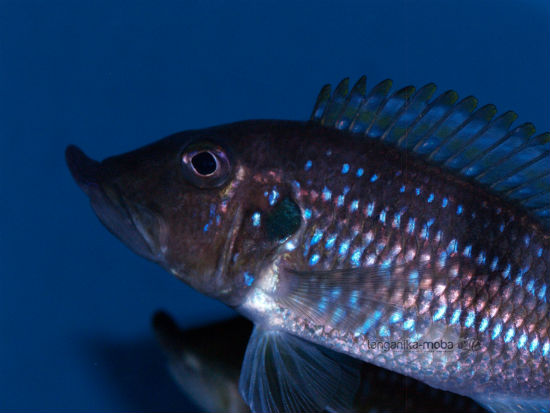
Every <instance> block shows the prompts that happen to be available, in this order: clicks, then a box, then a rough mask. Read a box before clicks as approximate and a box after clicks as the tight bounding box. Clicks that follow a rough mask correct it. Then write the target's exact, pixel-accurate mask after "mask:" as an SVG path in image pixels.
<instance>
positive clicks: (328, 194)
mask: <svg viewBox="0 0 550 413" xmlns="http://www.w3.org/2000/svg"><path fill="white" fill-rule="evenodd" d="M330 198H332V192H330V190H329V189H328V188H327V187H326V186H325V187H324V188H323V199H324V200H325V201H329V200H330Z"/></svg>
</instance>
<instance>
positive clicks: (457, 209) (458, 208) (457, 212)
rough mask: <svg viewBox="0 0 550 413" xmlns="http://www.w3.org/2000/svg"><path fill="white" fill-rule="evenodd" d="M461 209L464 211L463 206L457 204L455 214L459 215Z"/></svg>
mask: <svg viewBox="0 0 550 413" xmlns="http://www.w3.org/2000/svg"><path fill="white" fill-rule="evenodd" d="M462 211H464V208H462V205H459V206H457V207H456V214H457V215H460V214H462Z"/></svg>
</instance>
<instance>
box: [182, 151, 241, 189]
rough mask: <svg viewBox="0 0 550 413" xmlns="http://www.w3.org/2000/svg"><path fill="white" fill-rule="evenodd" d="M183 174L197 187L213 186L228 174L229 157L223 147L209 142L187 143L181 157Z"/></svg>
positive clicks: (223, 181) (223, 180)
mask: <svg viewBox="0 0 550 413" xmlns="http://www.w3.org/2000/svg"><path fill="white" fill-rule="evenodd" d="M181 160H182V163H183V167H184V168H183V171H184V175H185V177H186V178H187V180H188V181H189V182H191V183H192V184H193V185H195V186H198V187H199V188H215V187H218V186H221V185H223V184H224V183H225V181H226V180H227V178H228V177H229V175H230V172H231V168H230V162H229V158H228V156H227V154H226V152H225V150H224V149H223V148H221V147H220V146H217V145H215V144H212V143H209V142H202V143H198V144H192V145H189V146H188V147H187V148H186V149H185V150H184V151H183V154H182V157H181Z"/></svg>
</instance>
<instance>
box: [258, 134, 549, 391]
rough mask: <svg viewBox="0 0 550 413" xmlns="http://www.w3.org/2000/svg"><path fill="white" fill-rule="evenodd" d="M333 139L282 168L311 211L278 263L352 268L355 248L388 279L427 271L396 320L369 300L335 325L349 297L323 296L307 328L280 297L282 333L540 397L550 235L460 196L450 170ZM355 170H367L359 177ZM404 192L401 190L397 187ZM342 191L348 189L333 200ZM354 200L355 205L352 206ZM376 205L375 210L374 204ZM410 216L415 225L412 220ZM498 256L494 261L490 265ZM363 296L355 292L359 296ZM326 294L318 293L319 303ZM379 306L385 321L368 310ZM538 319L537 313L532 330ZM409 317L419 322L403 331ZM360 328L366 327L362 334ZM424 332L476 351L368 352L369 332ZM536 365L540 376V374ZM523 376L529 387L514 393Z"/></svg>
mask: <svg viewBox="0 0 550 413" xmlns="http://www.w3.org/2000/svg"><path fill="white" fill-rule="evenodd" d="M331 144H332V146H331ZM331 144H329V143H327V144H325V145H321V146H322V147H323V148H326V146H327V145H328V147H329V148H332V149H329V150H328V155H327V150H325V149H323V150H319V151H317V150H315V149H311V148H310V150H309V151H307V150H305V151H304V152H302V153H303V157H302V159H301V161H298V162H297V168H296V169H295V170H294V171H287V173H288V174H289V179H290V178H292V179H294V180H296V181H297V182H298V183H299V186H300V191H299V195H298V198H297V199H298V203H300V204H301V205H302V207H303V208H305V209H308V210H310V211H311V218H309V219H306V223H305V225H306V229H305V230H304V231H303V233H302V234H301V235H300V238H299V239H297V240H293V242H294V243H296V244H297V245H299V246H304V248H297V249H296V250H294V251H293V253H292V254H287V255H286V256H285V257H284V258H282V259H281V261H280V262H278V266H279V268H281V267H285V266H288V267H292V268H298V269H299V270H300V271H301V272H302V273H304V274H307V273H308V272H310V271H311V272H315V271H323V270H337V269H350V268H357V267H358V265H354V262H353V259H352V257H353V253H354V251H360V259H359V260H358V264H359V267H366V268H368V267H375V266H380V265H384V264H385V265H387V266H388V267H389V268H390V269H389V270H388V274H387V277H388V279H391V278H392V276H393V275H392V273H391V271H392V270H391V267H399V270H400V271H402V272H404V273H410V272H412V271H414V269H415V268H418V267H419V266H425V267H427V268H429V269H430V271H429V272H428V275H427V276H426V277H425V278H423V276H422V275H419V279H418V284H419V285H422V287H421V288H419V289H418V291H410V292H409V296H407V298H406V299H405V300H404V302H405V305H404V306H403V308H402V310H401V311H402V312H403V315H402V320H401V321H397V322H392V321H391V320H390V318H391V317H392V315H394V314H395V311H396V310H395V308H394V307H389V306H386V305H378V306H377V305H374V306H370V307H371V308H369V310H368V311H365V309H364V306H363V307H361V306H357V313H358V314H360V315H361V317H362V318H361V317H359V318H353V319H354V320H356V322H355V323H354V324H350V323H349V321H345V322H344V323H343V324H344V326H343V327H341V326H340V324H342V323H341V321H342V320H343V317H342V316H341V315H340V316H338V312H340V313H341V312H343V311H344V309H343V307H342V306H340V305H339V301H338V300H348V301H349V298H350V297H349V295H348V296H339V297H338V300H330V303H331V304H330V305H327V304H326V303H325V305H324V311H321V313H324V314H323V317H322V318H321V319H320V320H321V321H322V323H321V324H320V325H312V324H311V321H310V320H308V319H307V318H304V317H301V316H300V312H298V313H296V312H295V311H293V309H289V308H286V307H285V305H284V303H281V304H279V305H278V308H277V311H279V312H280V314H281V316H280V317H281V320H280V321H273V320H272V321H271V322H272V323H274V324H278V323H279V322H280V324H281V326H282V327H281V328H283V329H284V330H287V331H290V332H292V333H294V334H297V335H300V336H302V337H304V338H306V339H308V340H312V341H315V342H318V343H322V344H324V345H329V346H330V347H331V348H333V349H335V350H337V351H344V352H346V353H349V354H352V355H354V356H358V357H360V358H362V359H363V360H365V361H369V362H372V363H374V364H377V365H379V366H384V367H386V368H390V369H392V370H394V371H398V372H400V373H402V374H405V375H409V376H412V377H415V378H418V379H420V380H423V381H425V382H427V383H428V384H431V385H433V386H435V387H439V388H443V389H446V390H451V391H454V392H458V393H461V394H468V395H471V394H472V392H471V389H472V387H473V388H475V389H476V390H475V391H476V393H479V394H484V395H486V394H491V393H495V392H501V391H502V390H503V389H505V391H506V392H508V393H510V394H521V395H526V394H528V395H533V396H536V395H538V396H540V395H542V394H544V392H546V391H547V389H548V380H549V379H550V377H549V376H548V374H547V373H548V344H547V343H549V334H548V333H549V325H548V317H547V313H548V307H547V293H546V288H547V287H546V282H545V281H544V280H543V279H541V275H542V274H548V267H547V263H548V260H549V256H548V254H549V243H548V237H546V236H545V235H544V234H543V233H541V232H539V233H536V232H535V233H534V232H533V231H532V230H531V228H530V227H531V225H530V224H529V222H528V221H527V222H526V220H525V219H524V218H521V217H519V216H518V215H517V214H516V212H515V211H514V210H513V209H512V208H510V207H509V206H507V205H505V204H504V203H502V202H501V201H500V202H499V200H496V199H494V197H492V196H491V195H488V194H484V193H481V191H478V194H477V195H478V196H479V198H478V199H476V200H475V201H473V200H472V199H471V196H470V195H469V194H467V195H466V196H465V195H464V192H465V188H464V186H465V185H466V184H464V183H463V182H458V181H457V180H456V178H455V177H454V176H453V175H451V174H449V173H445V171H437V172H438V173H437V174H434V171H432V170H429V169H428V170H427V171H426V172H424V173H422V172H420V171H421V170H422V169H423V168H424V169H425V166H424V165H419V164H418V163H419V162H420V161H418V160H416V159H411V157H405V158H404V159H397V160H396V161H395V162H393V164H392V163H389V162H387V161H386V160H385V159H387V156H386V157H385V158H384V157H382V155H380V156H378V157H377V156H376V154H375V153H372V152H374V150H373V149H372V148H371V150H370V151H371V153H369V151H368V150H364V149H363V148H350V149H349V150H350V152H346V151H345V150H344V149H343V148H342V145H341V144H339V137H338V136H335V137H334V139H333V140H332V142H331ZM371 145H372V144H371ZM379 150H380V151H384V150H387V149H386V148H382V147H380V148H379ZM356 153H363V155H356ZM350 159H353V161H350ZM372 159H384V161H383V162H373V161H372ZM377 163H379V165H377ZM403 164H405V165H406V167H405V169H402V165H403ZM302 165H303V166H304V167H302ZM306 165H308V167H307V168H306V167H305V166H306ZM343 165H347V166H346V167H345V168H343ZM359 168H361V169H362V170H363V171H364V172H363V174H362V176H360V177H358V176H357V171H358V170H359ZM326 177H329V178H328V179H327V178H326ZM373 177H376V179H373ZM402 187H404V188H405V190H404V191H400V189H401V188H402ZM319 188H323V189H322V190H321V191H320V190H319ZM344 188H349V190H348V191H347V193H346V194H345V196H344V201H343V202H340V203H339V202H338V197H339V196H342V195H343V192H344ZM466 189H467V190H468V189H469V190H475V189H473V188H466ZM396 194H399V195H398V196H396ZM355 200H357V201H358V203H359V205H358V208H357V209H353V208H351V205H352V203H353V202H354V201H355ZM444 200H445V201H444ZM371 204H373V205H374V207H373V208H372V210H371V211H369V205H371ZM403 211H404V212H403ZM396 215H399V216H400V223H399V225H394V218H395V216H396ZM410 222H414V224H413V225H411V224H407V223H410ZM489 223H490V225H489ZM466 229H467V230H466ZM319 234H320V235H319ZM334 235H335V236H336V239H335V241H334V243H330V245H329V247H327V240H328V239H329V238H330V237H331V236H334ZM522 240H523V241H522ZM444 259H445V260H446V262H443V264H442V260H444ZM493 260H496V261H495V262H496V263H497V264H496V266H494V268H491V262H493ZM459 274H460V276H459ZM267 276H269V274H268V275H267ZM434 280H439V282H437V283H434V282H433V281H434ZM345 282H346V280H345V279H342V283H345ZM529 283H531V284H529ZM333 284H334V285H335V287H333V288H327V289H326V297H330V296H331V295H332V294H333V293H334V291H336V289H337V288H339V287H338V285H339V283H338V282H337V281H333ZM527 285H532V287H531V288H530V289H528V288H526V287H527ZM363 293H366V292H363V291H359V292H358V294H359V297H360V296H361V294H363ZM385 294H386V297H387V298H386V297H385V296H384V291H383V290H379V291H377V296H378V300H381V301H384V300H385V299H387V300H388V301H389V302H392V301H395V299H393V300H392V299H391V298H389V297H390V295H391V291H389V290H388V291H387V292H385ZM393 294H394V295H397V296H398V297H402V296H403V295H404V293H403V292H395V291H394V292H393ZM275 295H277V293H276V292H275ZM324 298H325V296H324V295H323V296H321V297H319V300H320V303H322V302H323V299H324ZM358 299H359V298H358ZM346 307H348V306H346ZM248 311H257V309H253V310H250V309H249V310H248ZM270 311H271V310H270ZM376 312H381V316H379V317H374V315H375V314H376ZM349 315H350V314H348V316H349ZM512 315H513V317H512ZM270 317H272V316H270ZM529 320H531V321H530V322H529ZM534 320H537V321H539V320H540V322H539V324H537V325H536V327H537V328H535V325H534V324H533V322H535V321H534ZM411 322H412V325H413V326H414V327H410V328H404V326H405V324H406V323H407V326H410V325H411ZM365 324H366V325H367V326H368V328H366V329H364V330H361V327H362V326H364V325H365ZM434 329H435V331H436V332H435V333H434ZM357 331H360V334H357ZM312 332H317V333H313V334H312ZM335 336H336V337H338V338H337V339H336V340H335V339H334V337H335ZM426 338H429V339H448V340H449V341H453V340H454V342H455V345H456V342H457V341H458V340H459V339H465V338H467V339H468V340H470V342H474V341H475V342H478V343H479V350H477V351H475V352H473V351H472V352H468V351H462V352H447V353H442V354H439V353H430V354H428V355H426V354H425V353H421V352H414V351H411V352H405V353H404V352H402V351H395V352H385V351H383V350H382V351H377V350H365V340H367V339H370V340H375V341H376V340H380V339H383V340H384V341H403V340H409V341H420V340H424V339H426ZM518 363H521V365H522V368H521V370H518ZM541 371H542V372H546V374H545V376H544V377H542V376H541ZM449 372H464V373H457V374H456V375H451V374H450V373H449ZM489 372H490V373H489ZM518 374H519V377H520V378H521V379H524V380H525V381H526V382H527V383H528V385H526V386H522V387H521V388H518V384H517V380H518ZM537 378H538V379H537Z"/></svg>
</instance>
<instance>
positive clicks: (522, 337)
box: [518, 333, 527, 348]
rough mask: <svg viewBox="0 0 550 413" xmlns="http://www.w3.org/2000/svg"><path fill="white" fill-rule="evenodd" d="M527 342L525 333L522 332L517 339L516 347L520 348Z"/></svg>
mask: <svg viewBox="0 0 550 413" xmlns="http://www.w3.org/2000/svg"><path fill="white" fill-rule="evenodd" d="M525 343H527V334H525V333H523V334H522V335H521V337H520V338H519V340H518V348H522V347H523V346H524V345H525Z"/></svg>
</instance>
